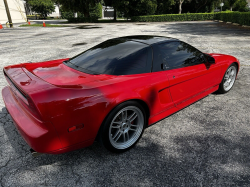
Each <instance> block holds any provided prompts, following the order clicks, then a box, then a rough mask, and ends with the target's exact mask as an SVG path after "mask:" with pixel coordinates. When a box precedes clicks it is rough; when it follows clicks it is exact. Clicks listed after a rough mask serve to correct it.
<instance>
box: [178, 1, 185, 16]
mask: <svg viewBox="0 0 250 187" xmlns="http://www.w3.org/2000/svg"><path fill="white" fill-rule="evenodd" d="M178 2H179V14H181V11H182V3H183V2H184V0H178Z"/></svg>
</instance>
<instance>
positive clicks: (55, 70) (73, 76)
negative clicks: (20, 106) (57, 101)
mask: <svg viewBox="0 0 250 187" xmlns="http://www.w3.org/2000/svg"><path fill="white" fill-rule="evenodd" d="M65 60H67V59H61V60H54V61H48V62H41V63H29V64H24V67H25V68H26V69H27V70H28V71H30V72H31V73H33V74H34V75H36V76H37V77H39V78H41V79H43V80H44V81H46V82H48V83H50V84H53V85H56V86H61V87H69V88H74V87H75V88H81V87H82V86H83V85H84V87H88V85H89V86H90V85H91V86H93V84H98V82H99V83H100V82H103V81H107V80H110V79H113V78H115V77H117V76H112V75H105V74H102V75H91V74H87V73H83V72H80V71H77V70H74V69H72V68H70V67H68V66H66V65H64V64H63V63H62V62H63V61H65Z"/></svg>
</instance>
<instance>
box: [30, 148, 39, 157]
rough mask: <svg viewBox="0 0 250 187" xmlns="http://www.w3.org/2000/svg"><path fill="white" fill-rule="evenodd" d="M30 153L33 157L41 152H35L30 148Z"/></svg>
mask: <svg viewBox="0 0 250 187" xmlns="http://www.w3.org/2000/svg"><path fill="white" fill-rule="evenodd" d="M30 153H31V155H32V156H33V157H38V156H40V155H41V154H42V153H38V152H36V151H35V150H33V149H30Z"/></svg>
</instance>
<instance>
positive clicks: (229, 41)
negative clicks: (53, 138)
mask: <svg viewBox="0 0 250 187" xmlns="http://www.w3.org/2000/svg"><path fill="white" fill-rule="evenodd" d="M138 34H144V35H149V34H154V35H162V36H170V37H175V38H178V39H180V40H183V41H185V42H188V43H190V44H192V45H193V46H195V47H197V48H198V49H200V50H201V51H204V52H208V53H210V52H216V53H224V54H230V55H234V56H235V57H237V58H238V59H239V60H240V62H241V65H242V66H241V69H240V73H239V75H238V78H237V81H236V83H235V85H234V87H233V89H232V90H231V91H230V92H229V93H227V94H225V95H219V94H211V95H209V96H207V97H205V98H204V99H202V100H200V101H198V102H196V103H194V104H192V105H191V106H189V107H186V108H185V109H183V110H181V111H179V112H177V113H175V114H173V115H171V116H170V117H168V118H165V119H163V120H161V121H160V122H158V123H157V124H155V125H153V126H151V127H149V128H147V129H146V130H145V132H144V135H143V137H142V139H141V140H140V141H139V143H138V144H137V145H136V146H135V147H134V148H133V149H131V150H130V151H128V152H126V153H123V154H119V155H117V154H112V153H110V152H108V151H106V150H105V149H104V148H102V147H101V146H100V145H99V144H98V143H95V144H94V145H93V146H91V147H88V148H84V149H81V150H77V151H74V152H70V153H66V154H62V155H41V156H39V157H36V158H33V157H32V156H31V154H30V152H29V149H30V148H29V146H27V144H26V143H25V141H24V140H23V139H22V138H21V136H20V135H19V134H18V132H17V131H16V129H15V127H14V125H13V123H12V119H11V117H10V116H9V114H8V113H7V111H6V108H5V107H4V103H3V101H2V99H0V186H90V185H91V186H177V187H180V186H249V185H250V144H249V142H250V30H249V29H246V28H242V27H239V26H232V25H228V24H223V23H217V22H210V21H209V22H180V23H115V24H81V25H77V26H74V25H72V27H62V28H14V29H4V30H0V69H2V68H3V67H4V66H6V65H10V64H18V63H22V62H28V61H32V62H39V61H45V60H52V59H58V58H66V57H72V56H74V55H76V54H78V53H80V52H82V51H84V50H85V49H88V48H89V47H92V46H94V45H96V44H98V43H100V42H102V41H104V40H106V39H109V38H114V37H119V36H125V35H138ZM6 85H7V83H6V81H5V80H4V76H3V74H2V73H1V74H0V88H1V89H2V88H3V87H4V86H6Z"/></svg>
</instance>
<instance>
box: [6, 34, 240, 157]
mask: <svg viewBox="0 0 250 187" xmlns="http://www.w3.org/2000/svg"><path fill="white" fill-rule="evenodd" d="M239 66H240V64H239V61H238V60H237V59H236V58H235V57H233V56H229V55H223V54H215V53H213V54H205V53H202V52H200V51H199V50H197V49H196V48H194V47H192V46H190V45H189V44H187V43H185V42H182V41H180V40H178V39H174V38H167V37H161V36H128V37H121V38H115V39H111V40H107V41H105V42H103V43H101V44H99V45H97V46H95V47H93V48H91V49H89V50H87V51H85V52H83V53H81V54H79V55H77V56H75V57H73V58H71V59H60V60H53V61H48V62H40V63H24V64H18V65H12V66H8V67H5V68H4V75H5V77H6V79H7V81H8V84H9V86H6V87H5V88H4V89H3V90H2V96H3V99H4V102H5V105H6V108H7V110H8V112H9V113H10V115H11V116H12V118H13V122H14V124H15V125H16V128H17V129H18V131H19V132H20V134H21V135H22V137H23V138H24V139H25V141H26V142H27V143H28V144H29V146H30V147H31V148H32V149H33V150H34V151H36V152H38V153H48V154H59V153H64V152H68V151H72V150H75V149H79V148H82V147H86V146H90V145H91V144H93V142H94V141H95V140H97V141H100V143H101V144H102V145H103V146H105V147H106V148H107V149H108V150H110V151H113V152H123V151H126V150H128V149H129V148H131V147H132V146H134V145H135V143H136V142H137V141H138V140H139V139H140V137H141V136H142V133H143V130H144V128H145V127H147V126H149V125H152V124H153V123H156V122H157V121H159V120H161V119H163V118H165V117H167V116H169V115H170V114H173V113H174V112H176V111H178V110H181V109H182V108H184V107H186V106H188V105H190V104H192V103H194V102H195V101H197V100H199V99H201V98H203V97H205V96H207V95H208V94H210V93H212V92H215V91H218V92H220V93H226V92H228V91H229V90H230V89H231V88H232V87H233V84H234V82H235V79H236V76H237V73H238V71H239Z"/></svg>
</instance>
